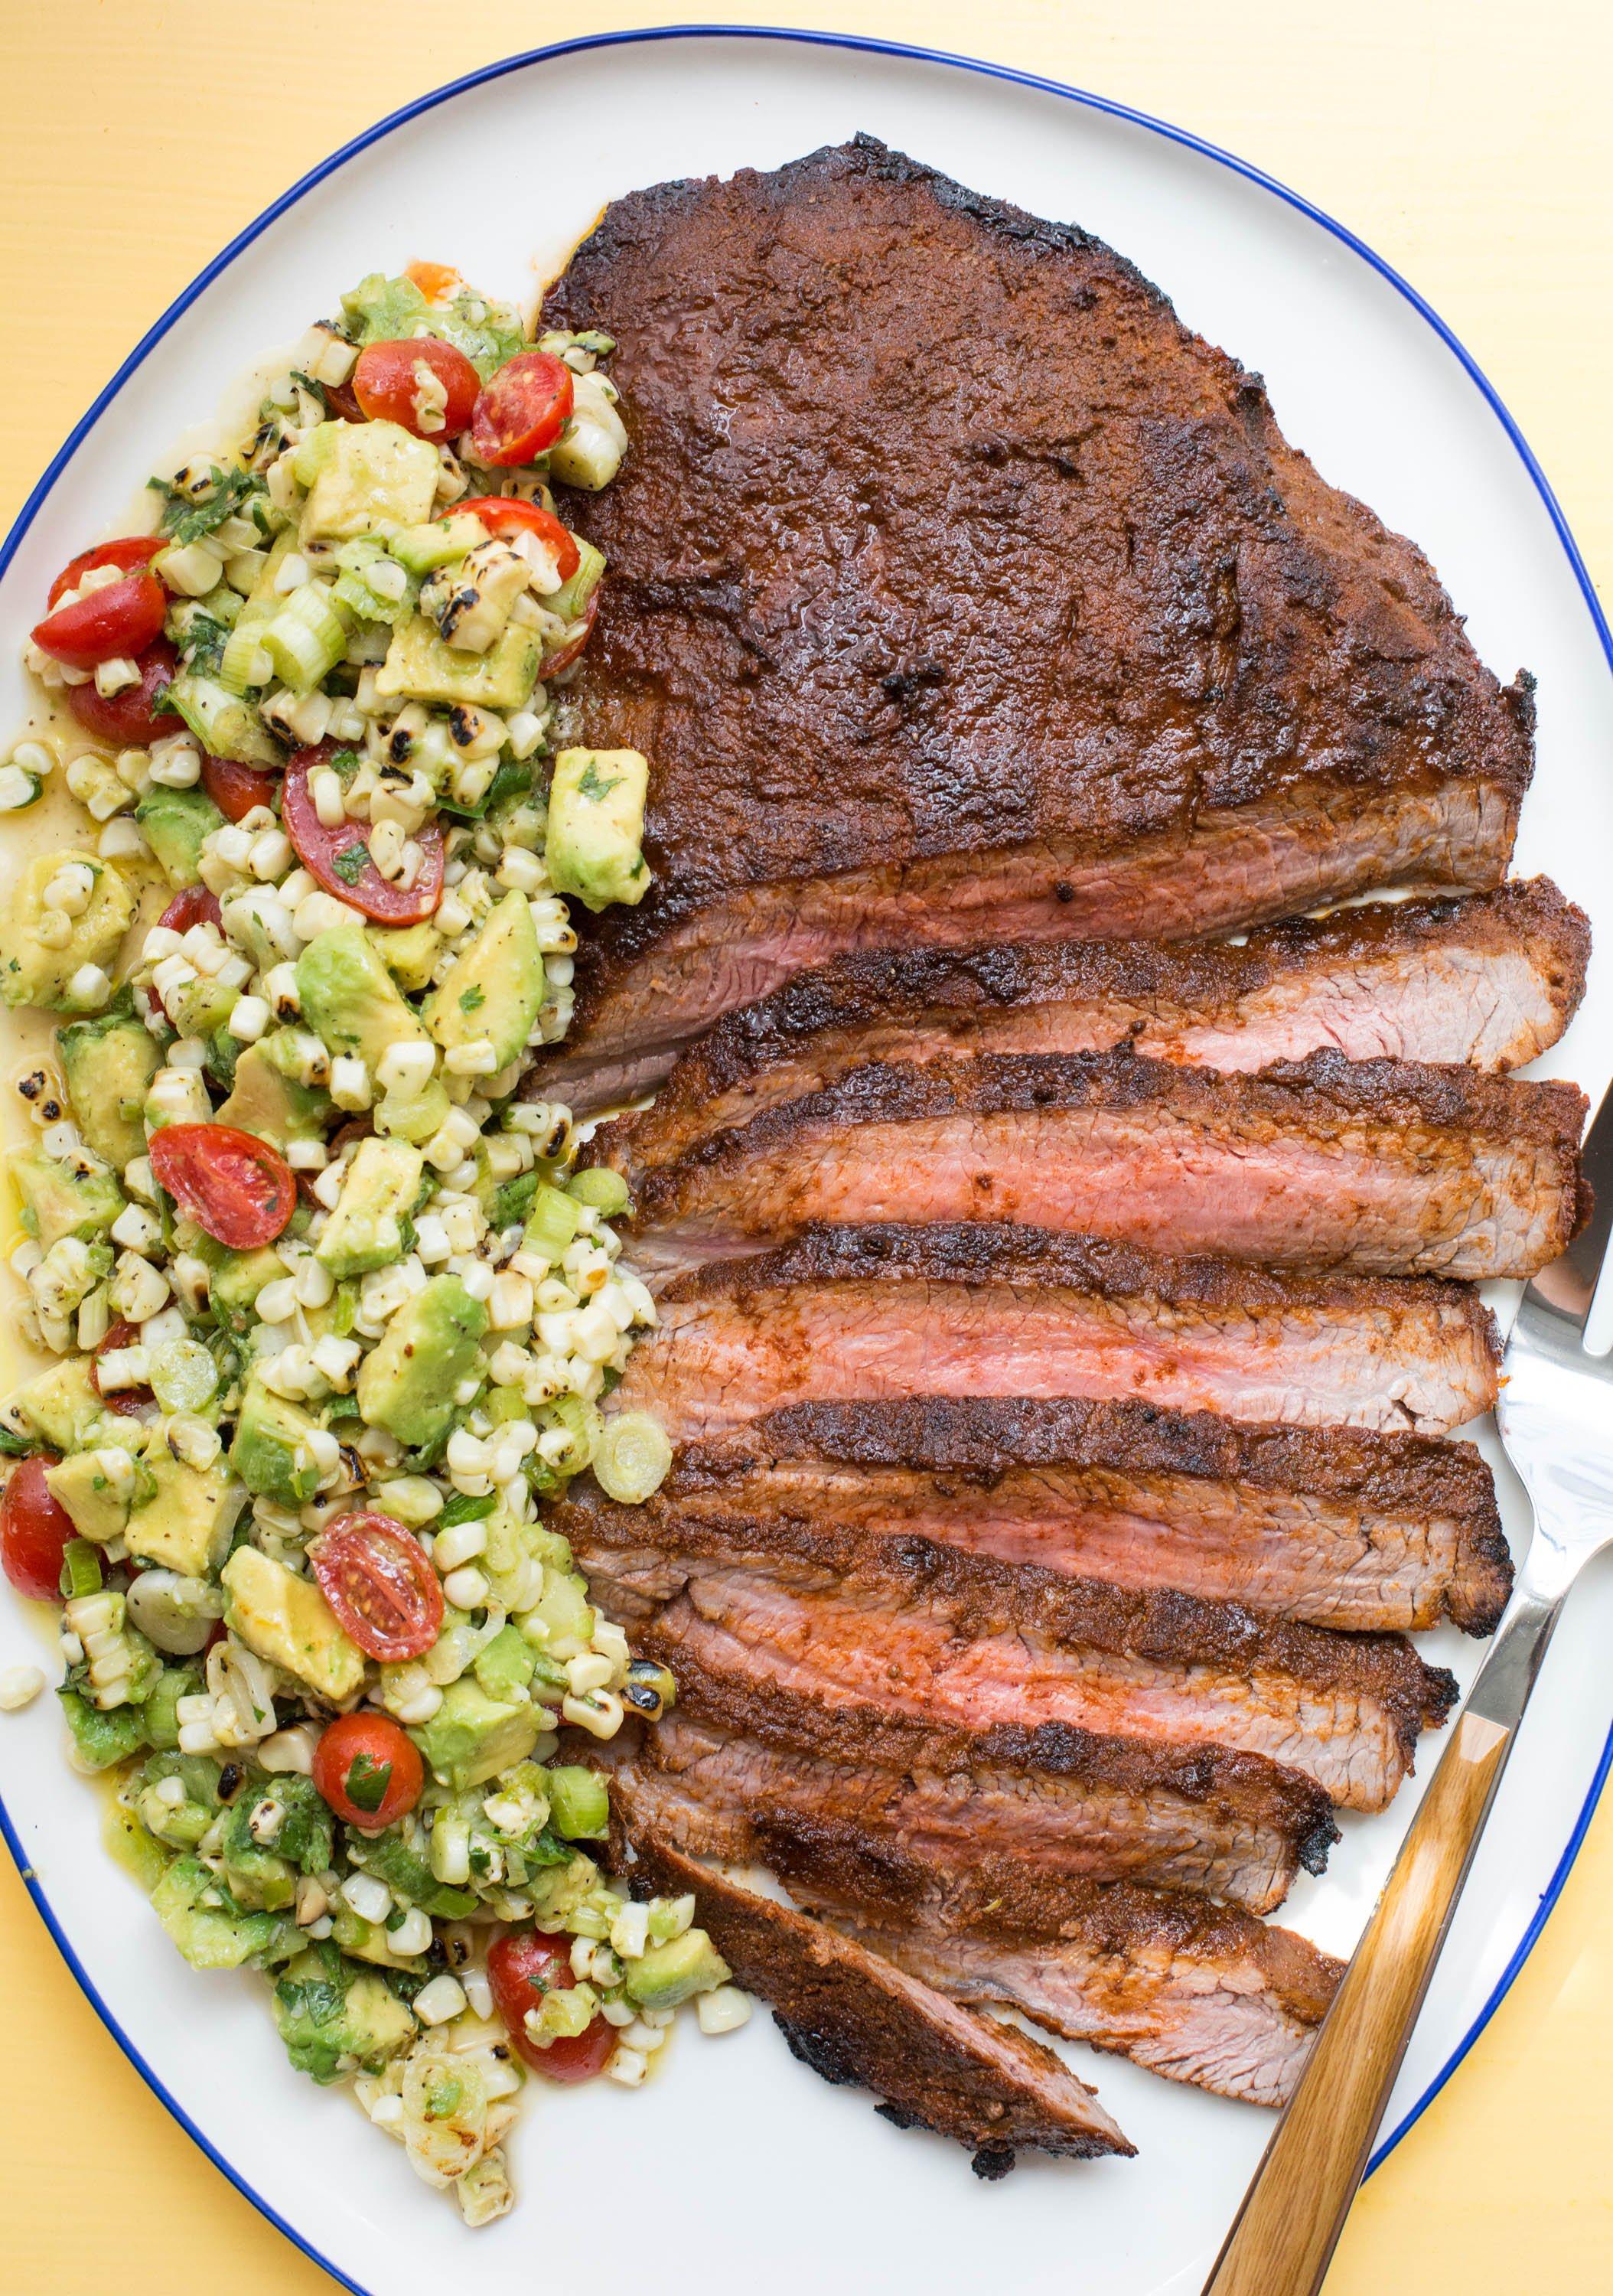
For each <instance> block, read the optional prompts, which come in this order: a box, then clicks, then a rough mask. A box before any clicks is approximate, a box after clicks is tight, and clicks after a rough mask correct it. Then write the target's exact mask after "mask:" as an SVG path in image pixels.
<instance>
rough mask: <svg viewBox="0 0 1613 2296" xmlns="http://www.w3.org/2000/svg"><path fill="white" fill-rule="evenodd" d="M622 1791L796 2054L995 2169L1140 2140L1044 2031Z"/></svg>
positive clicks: (636, 1852)
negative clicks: (721, 1864) (909, 1967)
mask: <svg viewBox="0 0 1613 2296" xmlns="http://www.w3.org/2000/svg"><path fill="white" fill-rule="evenodd" d="M613 1799H614V1800H615V1804H616V1814H617V1822H618V1829H619V1831H620V1832H621V1833H622V1834H623V1835H624V1836H625V1839H626V1842H627V1843H629V1844H630V1845H631V1848H632V1850H633V1865H632V1866H631V1868H630V1869H629V1870H631V1872H632V1874H633V1878H634V1881H635V1883H638V1882H643V1884H644V1885H645V1886H646V1887H647V1888H649V1889H651V1890H664V1891H666V1892H667V1893H668V1894H669V1895H672V1896H675V1897H682V1896H684V1895H686V1894H688V1893H689V1892H691V1891H694V1892H696V1893H698V1896H699V1898H700V1919H701V1921H702V1923H704V1924H705V1926H706V1928H707V1929H708V1931H709V1932H710V1935H711V1938H712V1939H713V1942H714V1943H715V1944H716V1948H717V1950H718V1952H719V1953H720V1954H721V1955H722V1956H723V1958H724V1960H725V1962H726V1963H727V1964H728V1965H729V1967H730V1969H732V1970H733V1974H734V1976H735V1978H736V1979H737V1980H738V1982H739V1983H740V1984H741V1985H742V1986H744V1987H745V1988H746V1989H747V1990H748V1991H749V1992H751V1993H756V1994H759V1995H760V1997H761V1998H762V1999H763V2000H764V2001H766V2002H767V2003H769V2004H770V2005H771V2006H772V2009H773V2013H774V2018H775V2019H776V2021H777V2022H778V2026H779V2030H780V2031H781V2032H782V2034H783V2036H784V2038H785V2040H786V2041H787V2042H788V2043H789V2045H790V2051H791V2053H792V2054H794V2055H795V2056H797V2057H798V2058H799V2059H800V2061H801V2062H802V2063H803V2064H806V2065H810V2066H811V2068H812V2070H813V2071H814V2072H815V2073H818V2074H821V2075H822V2077H823V2079H825V2080H827V2081H832V2082H834V2083H835V2084H836V2085H837V2086H839V2087H860V2088H869V2089H872V2091H873V2092H874V2094H875V2095H878V2096H881V2097H883V2098H884V2099H885V2103H884V2104H883V2105H882V2106H881V2107H880V2111H881V2112H883V2113H884V2114H885V2117H886V2118H887V2119H888V2120H894V2121H895V2122H896V2124H897V2127H898V2128H929V2129H933V2130H934V2131H935V2133H936V2134H937V2135H938V2136H950V2137H954V2138H955V2139H956V2141H957V2142H958V2143H959V2144H965V2145H967V2146H968V2147H969V2148H970V2151H971V2152H972V2153H973V2154H974V2156H975V2159H974V2167H975V2173H976V2174H977V2176H981V2177H987V2178H990V2177H1001V2176H1003V2175H1004V2174H1005V2173H1006V2171H1007V2170H1008V2169H1011V2168H1012V2167H1013V2164H1014V2154H1015V2151H1016V2148H1017V2147H1019V2146H1021V2145H1027V2146H1031V2147H1034V2148H1035V2149H1036V2150H1038V2151H1041V2152H1044V2153H1059V2154H1062V2155H1063V2156H1064V2157H1065V2158H1067V2159H1073V2160H1091V2159H1093V2158H1096V2157H1098V2156H1100V2155H1101V2154H1103V2153H1125V2154H1130V2153H1134V2151H1135V2149H1136V2148H1135V2147H1134V2145H1132V2144H1129V2143H1128V2142H1127V2141H1126V2137H1125V2136H1123V2135H1122V2133H1121V2131H1120V2129H1119V2128H1118V2127H1117V2126H1116V2124H1115V2122H1114V2121H1113V2120H1111V2119H1110V2117H1109V2114H1108V2113H1107V2112H1105V2111H1104V2109H1103V2107H1102V2106H1101V2104H1100V2103H1099V2102H1098V2100H1097V2097H1096V2095H1094V2094H1093V2091H1092V2090H1091V2089H1090V2088H1088V2087H1087V2086H1086V2084H1085V2081H1080V2080H1077V2079H1076V2076H1075V2075H1074V2073H1072V2072H1070V2071H1069V2070H1068V2069H1067V2068H1066V2067H1065V2066H1064V2065H1063V2064H1062V2063H1060V2060H1059V2059H1058V2058H1057V2057H1056V2056H1055V2055H1054V2054H1053V2053H1052V2050H1051V2049H1049V2048H1046V2047H1044V2046H1043V2044H1042V2043H1041V2042H1039V2041H1034V2040H1032V2039H1031V2038H1030V2037H1029V2035H1028V2034H1026V2033H1021V2032H1020V2031H1019V2030H1018V2029H1017V2028H1016V2027H1014V2026H1012V2025H1005V2024H1002V2023H999V2022H998V2021H996V2020H995V2018H991V2017H986V2016H982V2015H980V2014H979V2013H978V2012H976V2011H973V2010H970V2009H963V2008H960V2007H958V2006H957V2005H956V2004H954V2002H952V2001H949V2000H948V1999H946V1997H945V1996H944V1995H942V1994H940V1993H938V1992H937V1991H935V1990H934V1989H932V1988H931V1987H930V1986H929V1985H927V1984H925V1983H924V1981H923V1980H922V1979H920V1978H915V1977H913V1976H911V1975H909V1974H908V1973H907V1972H904V1971H902V1970H899V1969H898V1968H897V1966H896V1964H894V1963H892V1962H888V1961H886V1960H884V1959H882V1958H881V1957H880V1956H879V1955H878V1954H875V1953H872V1952H871V1951H870V1950H869V1948H867V1947H866V1946H864V1945H861V1944H859V1943H858V1942H857V1941H856V1939H854V1938H848V1937H843V1936H840V1935H839V1934H838V1933H837V1932H836V1931H833V1930H831V1929H830V1928H828V1927H827V1926H826V1925H825V1924H824V1923H821V1922H816V1921H814V1920H813V1919H811V1917H810V1916H809V1915H806V1914H803V1913H799V1912H798V1911H796V1910H795V1909H794V1908H793V1907H788V1906H782V1905H780V1904H779V1903H778V1902H777V1900H776V1899H774V1898H769V1897H765V1896H764V1895H763V1894H762V1892H761V1891H760V1890H753V1889H750V1888H748V1887H747V1886H746V1885H745V1884H743V1883H742V1882H737V1881H735V1880H733V1878H732V1877H731V1876H728V1875H726V1874H715V1873H713V1872H711V1871H710V1870H709V1868H708V1867H706V1866H700V1865H698V1864H696V1863H695V1862H694V1861H693V1860H692V1858H689V1857H685V1856H684V1854H683V1852H682V1851H681V1850H680V1849H676V1848H675V1846H674V1845H673V1844H672V1843H671V1842H670V1841H667V1840H666V1839H665V1838H664V1837H663V1836H661V1835H660V1834H659V1833H658V1832H657V1830H656V1827H655V1825H654V1816H653V1811H652V1810H646V1811H645V1812H644V1813H643V1815H641V1812H640V1808H639V1801H638V1796H637V1793H636V1791H635V1783H634V1781H633V1779H632V1777H631V1775H624V1774H619V1773H618V1785H617V1790H616V1792H615V1795H614V1797H613ZM617 1870H618V1872H620V1871H622V1870H624V1867H623V1866H622V1864H621V1862H620V1861H619V1860H618V1866H617Z"/></svg>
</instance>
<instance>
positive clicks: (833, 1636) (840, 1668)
mask: <svg viewBox="0 0 1613 2296" xmlns="http://www.w3.org/2000/svg"><path fill="white" fill-rule="evenodd" d="M561 1527H562V1528H563V1529H564V1531H565V1535H566V1537H567V1538H569V1540H570V1542H571V1545H572V1548H573V1551H574V1553H575V1554H577V1560H578V1562H579V1564H580V1566H581V1568H582V1569H583V1570H585V1572H586V1573H587V1575H588V1576H589V1578H590V1579H597V1580H598V1581H599V1583H600V1584H601V1585H602V1587H605V1588H607V1589H609V1590H610V1595H614V1598H615V1601H616V1603H617V1605H618V1609H619V1610H620V1611H624V1612H626V1614H627V1615H629V1616H633V1615H634V1614H635V1612H636V1614H637V1616H636V1619H635V1624H636V1625H637V1628H638V1635H639V1639H640V1641H641V1642H643V1643H644V1644H648V1645H649V1646H651V1647H656V1648H659V1649H662V1650H663V1651H664V1650H668V1649H670V1648H673V1647H675V1646H677V1645H679V1644H685V1643H687V1644H690V1645H691V1646H692V1650H693V1653H694V1655H695V1656H696V1658H697V1659H700V1660H701V1661H702V1662H704V1663H705V1664H706V1665H707V1666H708V1669H710V1668H711V1667H712V1665H713V1662H714V1661H713V1656H712V1655H711V1654H712V1653H716V1652H722V1653H724V1661H723V1663H721V1664H720V1665H719V1666H718V1668H717V1670H719V1671H724V1670H725V1671H729V1672H733V1671H736V1670H738V1669H741V1668H743V1667H744V1666H745V1665H746V1664H747V1663H749V1665H752V1666H754V1665H757V1664H760V1665H764V1666H766V1667H767V1668H769V1669H771V1670H772V1672H773V1673H774V1676H775V1677H776V1678H777V1679H778V1680H780V1681H781V1682H782V1683H783V1684H784V1685H786V1686H790V1687H794V1688H796V1689H798V1690H800V1691H802V1692H804V1693H806V1694H808V1695H812V1696H815V1697H817V1698H819V1699H822V1700H824V1701H826V1702H831V1703H840V1704H852V1705H864V1704H868V1703H876V1704H879V1705H881V1706H884V1707H887V1708H888V1709H889V1710H891V1711H893V1712H894V1713H897V1714H899V1715H904V1716H905V1717H906V1718H909V1719H913V1720H923V1719H924V1718H926V1717H927V1716H929V1715H930V1714H934V1715H935V1716H937V1717H938V1718H939V1719H941V1720H942V1721H944V1722H948V1723H951V1724H953V1725H954V1726H957V1727H959V1728H963V1729H970V1730H975V1731H979V1730H982V1729H989V1728H991V1727H992V1726H995V1725H999V1724H1002V1723H1004V1722H1012V1723H1015V1724H1018V1725H1021V1726H1034V1725H1035V1724H1036V1723H1037V1722H1042V1721H1045V1722H1063V1723H1069V1724H1070V1725H1072V1726H1075V1727H1077V1728H1079V1729H1083V1730H1087V1731H1092V1732H1095V1733H1103V1734H1113V1735H1118V1736H1135V1737H1155V1736H1157V1737H1162V1738H1167V1739H1172V1740H1175V1742H1176V1743H1179V1744H1194V1743H1200V1742H1208V1743H1211V1744H1220V1745H1224V1746H1233V1747H1239V1748H1241V1749H1243V1750H1244V1751H1247V1752H1250V1753H1257V1754H1262V1755H1265V1757H1266V1758H1267V1759H1270V1760H1273V1761H1277V1762H1281V1763H1284V1764H1286V1765H1287V1766H1288V1767H1291V1768H1294V1769H1297V1770H1298V1771H1300V1772H1301V1773H1302V1774H1303V1775H1306V1776H1307V1777H1310V1778H1313V1779H1314V1781H1315V1782H1316V1784H1319V1785H1321V1786H1322V1788H1323V1789H1324V1791H1325V1792H1327V1793H1328V1794H1329V1795H1331V1798H1332V1800H1334V1801H1335V1802H1339V1803H1342V1804H1344V1805H1346V1806H1347V1807H1349V1808H1356V1809H1369V1810H1371V1809H1381V1808H1384V1807H1385V1805H1386V1804H1387V1803H1388V1801H1389V1800H1391V1799H1392V1798H1393V1796H1394V1794H1395V1792H1396V1789H1397V1788H1398V1786H1399V1784H1400V1782H1401V1780H1402V1779H1403V1778H1404V1776H1405V1775H1406V1774H1407V1772H1408V1771H1409V1769H1410V1768H1411V1766H1412V1751H1413V1749H1414V1747H1415V1744H1416V1740H1417V1736H1418V1734H1419V1732H1420V1731H1421V1730H1422V1729H1425V1728H1427V1727H1429V1726H1433V1725H1437V1724H1438V1723H1440V1722H1443V1720H1444V1719H1445V1715H1446V1713H1447V1712H1448V1711H1449V1709H1450V1707H1451V1705H1452V1703H1453V1701H1454V1698H1455V1695H1456V1685H1455V1680H1454V1678H1453V1676H1451V1675H1450V1674H1449V1673H1447V1672H1446V1671H1445V1669H1433V1668H1429V1667H1428V1666H1425V1665H1424V1664H1423V1662H1422V1661H1421V1659H1420V1658H1418V1657H1417V1655H1416V1653H1415V1652H1413V1651H1412V1649H1411V1647H1410V1646H1409V1644H1406V1643H1405V1642H1404V1640H1403V1639H1402V1638H1401V1637H1400V1636H1396V1635H1360V1636H1342V1635H1334V1634H1329V1633H1327V1632H1325V1631H1323V1630H1322V1629H1319V1628H1312V1627H1306V1626H1302V1625H1299V1624H1298V1623H1296V1622H1295V1621H1293V1620H1283V1619H1276V1618H1273V1617H1271V1616H1269V1615H1268V1614H1265V1613H1261V1612H1256V1611H1248V1610H1245V1609H1244V1608H1242V1607H1241V1606H1240V1605H1239V1604H1236V1603H1206V1602H1203V1601H1200V1599H1199V1598H1197V1597H1195V1596H1192V1595H1180V1594H1176V1593H1174V1592H1165V1591H1160V1590H1153V1589H1150V1590H1146V1591H1135V1590H1129V1589H1123V1588H1119V1587H1109V1586H1105V1585H1102V1584H1101V1583H1100V1582H1098V1581H1096V1580H1091V1579H1066V1578H1059V1577H1055V1576H1054V1575H1053V1574H1052V1572H1049V1571H1044V1570H1036V1569H1034V1568H1032V1567H1030V1566H1028V1565H1020V1566H1019V1567H1017V1568H1015V1567H1011V1566H1009V1565H1005V1564H1003V1563H998V1562H992V1561H990V1560H988V1559H987V1558H985V1557H983V1556H979V1555H972V1554H962V1553H961V1552H960V1551H959V1550H957V1549H956V1548H953V1547H945V1546H934V1545H932V1544H931V1543H930V1542H929V1541H928V1540H926V1539H921V1538H902V1539H885V1538H876V1537H871V1536H869V1535H868V1534H866V1533H863V1532H857V1531H855V1530H847V1529H842V1528H840V1527H839V1526H834V1525H827V1524H818V1525H810V1524H802V1523H797V1522H793V1521H782V1520H778V1519H774V1520H773V1521H768V1522H766V1523H741V1522H708V1521H693V1520H684V1521H679V1522H677V1523H676V1524H675V1525H671V1524H668V1523H667V1522H665V1521H662V1522H660V1523H657V1524H645V1523H644V1522H643V1521H642V1520H641V1518H640V1511H639V1510H638V1509H636V1508H633V1507H618V1506H615V1505H612V1504H611V1503H610V1501H608V1500H605V1499H603V1498H597V1499H595V1498H592V1497H590V1498H585V1499H579V1500H577V1501H576V1502H573V1503H569V1504H568V1505H567V1506H566V1508H565V1509H564V1511H563V1520H562V1526H561ZM658 1534H659V1539H660V1540H664V1541H666V1542H667V1544H666V1545H660V1544H657V1543H654V1542H656V1541H657V1539H658ZM608 1599H609V1598H608ZM668 1662H669V1663H672V1664H673V1667H674V1671H676V1661H675V1660H669V1661H668Z"/></svg>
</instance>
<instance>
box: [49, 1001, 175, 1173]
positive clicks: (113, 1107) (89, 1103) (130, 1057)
mask: <svg viewBox="0 0 1613 2296" xmlns="http://www.w3.org/2000/svg"><path fill="white" fill-rule="evenodd" d="M56 1044H57V1048H58V1050H59V1051H60V1052H61V1071H62V1075H63V1077H64V1078H66V1081H67V1096H68V1098H69V1099H70V1101H71V1103H72V1104H73V1120H74V1122H75V1123H76V1124H77V1125H78V1129H79V1131H80V1132H81V1133H82V1134H83V1136H84V1138H85V1140H86V1142H87V1143H88V1144H89V1146H90V1147H92V1148H93V1149H94V1152H95V1153H96V1155H97V1156H100V1157H102V1158H103V1159H104V1160H105V1161H106V1162H107V1163H109V1164H110V1165H111V1167H112V1169H113V1170H114V1171H118V1172H121V1171H122V1169H123V1168H124V1166H125V1165H126V1164H127V1163H131V1162H132V1161H133V1160H134V1159H135V1157H136V1156H143V1155H144V1153H145V1127H144V1125H143V1123H142V1122H141V1120H140V1111H141V1109H142V1108H143V1105H144V1103H145V1095H146V1087H148V1086H149V1085H150V1083H151V1078H153V1077H154V1076H155V1075H156V1073H157V1071H158V1070H159V1069H160V1067H161V1065H162V1054H161V1053H160V1051H159V1049H158V1047H157V1044H156V1041H155V1039H154V1038H153V1037H152V1035H151V1030H150V1029H148V1028H147V1027H146V1026H145V1025H144V1023H143V1021H136V1020H135V1017H134V1015H133V1014H132V1013H127V1012H123V1013H102V1015H101V1016H100V1017H99V1018H98V1019H96V1020H94V1021H70V1023H69V1025H68V1026H67V1027H66V1028H65V1029H62V1030H61V1034H60V1035H59V1036H58V1037H57V1039H56Z"/></svg>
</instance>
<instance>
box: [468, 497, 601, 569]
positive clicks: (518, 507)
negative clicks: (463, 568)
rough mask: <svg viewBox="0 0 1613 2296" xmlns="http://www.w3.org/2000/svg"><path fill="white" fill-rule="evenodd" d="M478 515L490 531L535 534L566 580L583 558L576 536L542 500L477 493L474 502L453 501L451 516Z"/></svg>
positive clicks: (490, 532)
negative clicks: (534, 500)
mask: <svg viewBox="0 0 1613 2296" xmlns="http://www.w3.org/2000/svg"><path fill="white" fill-rule="evenodd" d="M467 513H468V514H469V515H470V516H471V518H479V519H480V521H481V522H482V524H483V525H484V526H485V527H486V528H487V531H488V533H489V534H520V533H523V532H524V533H527V534H535V535H536V537H537V538H538V540H539V541H540V542H546V543H547V544H548V545H549V547H550V548H551V550H553V553H554V559H555V570H556V572H557V573H558V574H559V576H560V578H561V581H562V582H569V580H570V579H571V577H572V576H573V575H574V574H575V573H576V571H577V568H578V567H579V566H580V565H581V564H582V562H583V553H582V552H581V551H580V550H579V549H578V548H577V543H576V540H575V539H574V537H572V535H571V534H570V533H569V531H568V529H566V528H565V527H563V526H562V525H561V522H560V521H559V519H557V518H556V517H555V515H554V512H553V511H550V510H545V509H544V506H543V504H542V503H529V502H515V501H512V499H511V498H510V497H509V496H505V495H478V496H476V499H475V500H474V501H473V502H459V503H455V504H454V517H455V518H463V517H465V516H466V515H467Z"/></svg>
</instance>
